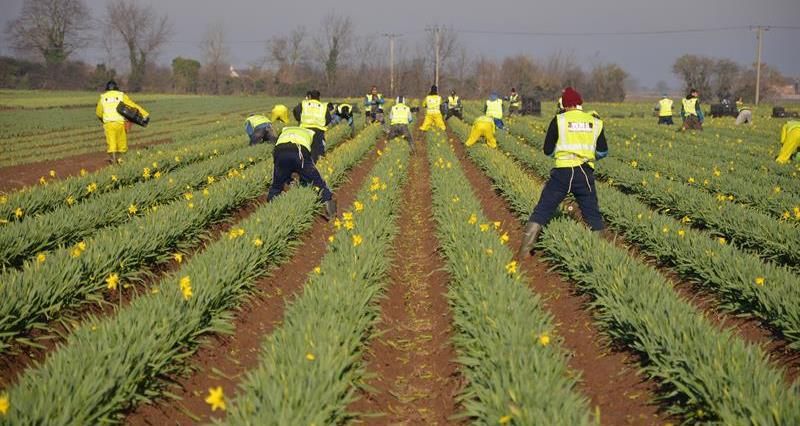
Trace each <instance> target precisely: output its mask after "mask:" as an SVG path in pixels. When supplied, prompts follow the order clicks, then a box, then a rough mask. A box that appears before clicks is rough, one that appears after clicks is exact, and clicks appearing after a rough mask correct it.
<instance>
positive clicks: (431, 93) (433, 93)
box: [429, 84, 439, 95]
mask: <svg viewBox="0 0 800 426" xmlns="http://www.w3.org/2000/svg"><path fill="white" fill-rule="evenodd" d="M429 94H430V95H438V94H439V88H438V87H436V85H435V84H434V85H433V86H431V91H430V93H429Z"/></svg>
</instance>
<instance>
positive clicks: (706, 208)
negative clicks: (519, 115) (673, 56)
mask: <svg viewBox="0 0 800 426" xmlns="http://www.w3.org/2000/svg"><path fill="white" fill-rule="evenodd" d="M517 129H518V128H515V130H517ZM524 131H525V130H524V129H522V130H520V132H521V133H520V136H523V137H524V139H525V141H526V142H528V143H530V144H531V145H532V146H534V147H536V148H537V149H538V148H541V145H542V140H541V138H540V137H537V135H535V134H532V133H530V132H526V133H523V132H524ZM636 165H637V164H636V163H624V162H622V161H619V160H616V159H614V158H613V156H612V157H610V158H608V159H605V160H603V163H602V167H598V169H597V171H596V174H597V176H598V177H599V178H601V179H604V180H605V181H606V182H608V183H609V184H611V185H612V186H615V187H617V188H621V189H623V190H626V191H630V192H632V193H634V194H636V196H637V198H639V199H641V200H643V201H645V202H647V203H648V204H651V205H653V206H654V207H657V208H660V209H663V212H664V213H668V214H670V215H671V216H673V217H676V218H679V219H682V218H684V217H685V218H688V219H689V220H690V225H691V226H695V227H702V228H707V229H708V230H709V231H711V232H713V233H715V234H717V235H718V236H719V237H723V238H727V239H728V240H731V242H732V243H734V244H736V245H738V246H740V247H743V248H746V249H751V250H754V251H757V252H758V253H759V255H760V256H762V257H763V258H764V259H768V260H774V261H776V262H779V263H783V264H786V265H798V264H800V253H799V252H798V251H797V250H793V249H792V247H798V246H800V228H799V227H797V226H796V225H795V224H793V223H787V222H779V221H777V220H775V218H773V217H772V216H770V215H768V214H764V213H761V212H759V211H757V210H754V209H752V208H750V207H747V206H744V205H741V204H736V203H734V202H731V201H733V197H721V196H718V197H714V196H712V195H710V194H708V193H706V192H705V191H703V190H701V189H698V188H695V187H692V186H687V185H684V183H683V182H676V181H671V180H669V179H666V178H663V177H657V176H655V174H654V173H651V172H644V171H641V170H638V169H637V168H636V167H634V166H636ZM722 198H724V199H722Z"/></svg>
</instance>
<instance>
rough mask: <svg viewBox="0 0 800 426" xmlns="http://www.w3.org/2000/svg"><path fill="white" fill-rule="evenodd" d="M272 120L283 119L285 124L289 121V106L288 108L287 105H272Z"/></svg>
mask: <svg viewBox="0 0 800 426" xmlns="http://www.w3.org/2000/svg"><path fill="white" fill-rule="evenodd" d="M270 120H271V121H278V120H280V121H282V122H283V123H284V124H286V123H288V122H289V108H286V105H283V104H278V105H275V106H274V107H272V112H270Z"/></svg>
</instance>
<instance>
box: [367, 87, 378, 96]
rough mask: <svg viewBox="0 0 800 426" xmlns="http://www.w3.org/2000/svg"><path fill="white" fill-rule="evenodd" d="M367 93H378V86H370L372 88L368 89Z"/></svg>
mask: <svg viewBox="0 0 800 426" xmlns="http://www.w3.org/2000/svg"><path fill="white" fill-rule="evenodd" d="M369 93H372V94H373V95H377V94H378V86H372V89H370V91H369Z"/></svg>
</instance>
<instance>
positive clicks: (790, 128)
mask: <svg viewBox="0 0 800 426" xmlns="http://www.w3.org/2000/svg"><path fill="white" fill-rule="evenodd" d="M798 148H800V121H788V122H786V124H784V125H783V129H781V151H780V153H778V158H776V159H775V162H776V163H778V164H786V163H788V162H789V160H791V159H792V155H794V153H795V152H797V149H798Z"/></svg>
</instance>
